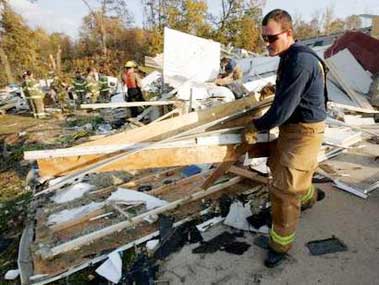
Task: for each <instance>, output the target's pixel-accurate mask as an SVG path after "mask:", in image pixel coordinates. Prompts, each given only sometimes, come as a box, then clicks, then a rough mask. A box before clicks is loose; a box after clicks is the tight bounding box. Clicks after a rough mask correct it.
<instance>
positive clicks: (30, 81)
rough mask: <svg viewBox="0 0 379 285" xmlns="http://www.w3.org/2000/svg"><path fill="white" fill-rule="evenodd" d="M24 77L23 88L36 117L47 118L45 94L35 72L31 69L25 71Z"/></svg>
mask: <svg viewBox="0 0 379 285" xmlns="http://www.w3.org/2000/svg"><path fill="white" fill-rule="evenodd" d="M22 77H23V82H22V89H23V92H24V95H25V97H26V99H27V101H28V103H29V106H30V109H31V111H32V113H33V116H34V118H37V119H42V118H46V113H45V106H44V102H43V98H44V97H45V94H44V93H43V92H42V90H41V89H40V88H39V83H38V81H37V80H35V79H34V77H33V73H32V72H31V71H29V70H28V71H25V72H24V74H23V75H22Z"/></svg>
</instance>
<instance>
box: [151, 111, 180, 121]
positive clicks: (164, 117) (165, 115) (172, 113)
mask: <svg viewBox="0 0 379 285" xmlns="http://www.w3.org/2000/svg"><path fill="white" fill-rule="evenodd" d="M181 113H182V110H180V109H178V108H176V109H174V110H172V111H170V112H168V113H166V114H164V115H163V116H160V117H159V118H158V119H156V120H154V121H152V122H151V123H150V124H154V123H157V122H160V121H162V120H164V119H167V118H169V117H171V116H174V115H180V114H181Z"/></svg>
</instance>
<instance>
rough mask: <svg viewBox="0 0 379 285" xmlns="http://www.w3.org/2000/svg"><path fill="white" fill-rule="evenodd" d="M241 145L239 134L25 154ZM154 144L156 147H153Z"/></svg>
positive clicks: (43, 156) (27, 154)
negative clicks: (160, 142) (162, 142)
mask: <svg viewBox="0 0 379 285" xmlns="http://www.w3.org/2000/svg"><path fill="white" fill-rule="evenodd" d="M236 143H240V136H239V135H238V134H214V135H211V136H204V137H199V136H198V135H197V136H192V138H188V139H186V140H178V141H174V142H169V143H164V144H157V143H152V142H145V143H137V144H133V143H130V144H120V145H117V144H108V145H98V146H83V147H76V148H59V149H49V150H33V151H26V152H24V159H25V160H38V159H52V158H62V157H72V156H83V155H95V154H96V155H99V154H111V153H114V152H117V151H121V150H122V151H128V150H134V149H139V148H147V147H149V148H150V149H156V150H157V151H160V149H162V148H178V147H197V146H200V145H209V146H212V145H229V144H236ZM153 144H154V145H153Z"/></svg>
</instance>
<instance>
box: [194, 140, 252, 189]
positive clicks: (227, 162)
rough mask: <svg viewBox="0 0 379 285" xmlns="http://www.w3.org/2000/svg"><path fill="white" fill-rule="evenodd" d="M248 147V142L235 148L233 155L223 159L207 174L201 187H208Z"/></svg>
mask: <svg viewBox="0 0 379 285" xmlns="http://www.w3.org/2000/svg"><path fill="white" fill-rule="evenodd" d="M249 148H250V145H248V144H242V145H240V146H238V148H237V149H235V151H234V152H233V155H232V156H231V157H230V159H229V160H224V161H223V162H222V163H221V164H220V165H219V166H218V167H217V168H216V170H215V171H214V172H213V173H212V174H211V175H209V177H208V178H207V180H206V181H205V182H204V183H203V185H201V188H202V189H208V188H209V187H210V186H211V185H212V184H213V183H214V182H215V181H216V180H217V179H218V178H219V177H221V176H222V175H224V174H225V172H227V171H228V170H229V169H230V167H231V166H232V165H233V164H234V163H235V162H236V161H237V160H238V159H239V158H240V156H241V155H242V154H244V153H246V152H247V151H248V149H249Z"/></svg>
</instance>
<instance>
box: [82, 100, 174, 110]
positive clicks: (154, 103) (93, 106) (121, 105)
mask: <svg viewBox="0 0 379 285" xmlns="http://www.w3.org/2000/svg"><path fill="white" fill-rule="evenodd" d="M180 103H181V102H180V101H142V102H120V103H96V104H81V105H80V109H105V108H110V109H112V108H131V107H143V106H164V105H177V104H180Z"/></svg>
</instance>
